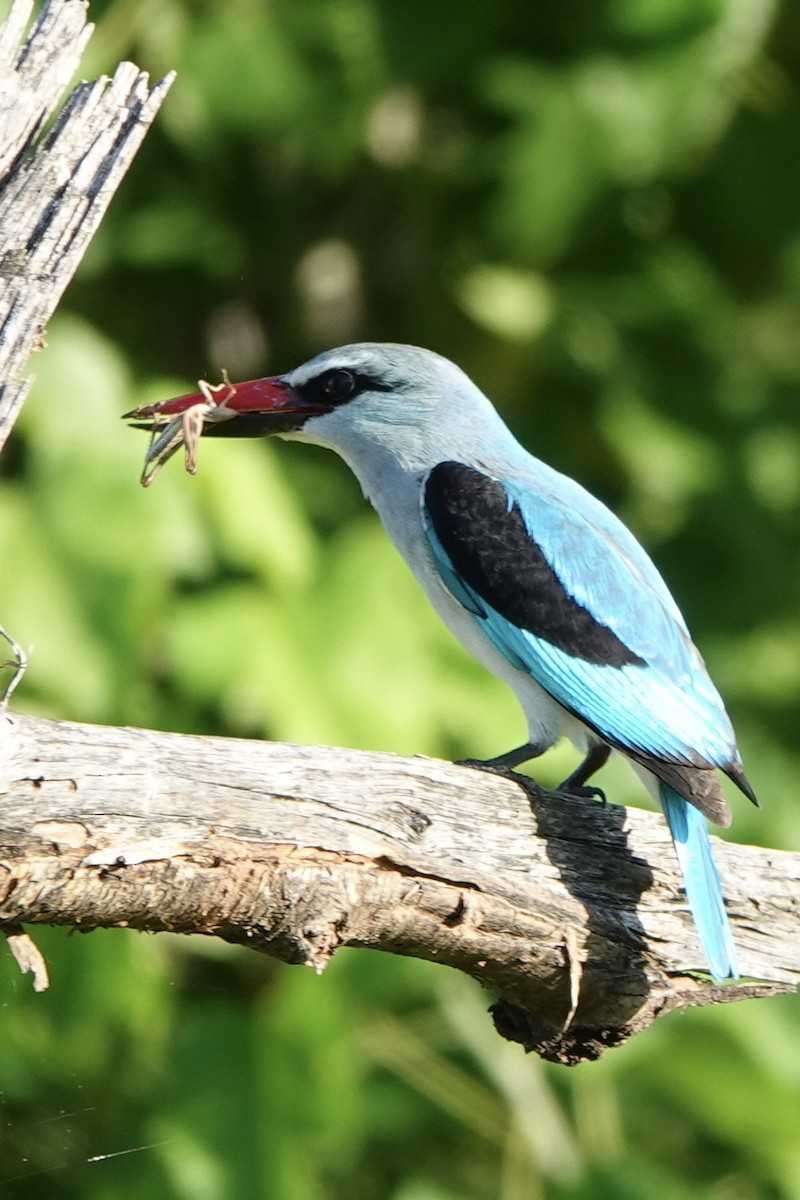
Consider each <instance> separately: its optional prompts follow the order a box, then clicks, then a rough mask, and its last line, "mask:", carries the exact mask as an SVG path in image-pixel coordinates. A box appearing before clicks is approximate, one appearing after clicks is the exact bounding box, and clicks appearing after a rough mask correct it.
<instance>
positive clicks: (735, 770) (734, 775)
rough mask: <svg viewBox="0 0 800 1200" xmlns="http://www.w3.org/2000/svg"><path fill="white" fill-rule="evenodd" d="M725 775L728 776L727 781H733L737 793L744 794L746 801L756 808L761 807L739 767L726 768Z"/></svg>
mask: <svg viewBox="0 0 800 1200" xmlns="http://www.w3.org/2000/svg"><path fill="white" fill-rule="evenodd" d="M725 774H726V775H727V776H728V778H729V779H732V780H733V782H734V783H735V784H736V786H737V787H738V789H739V791H740V792H744V794H745V796H747V799H748V800H749V801H750V802H751V803H752V804H755V806H756V808H761V805H760V804H759V802H758V797H757V796H756V794H755V792H754V791H753V789H752V787H751V786H750V781H749V780H748V778H747V776H746V775H745V773H744V771H743V770H742V768H741V767H738V766H732V767H726V768H725Z"/></svg>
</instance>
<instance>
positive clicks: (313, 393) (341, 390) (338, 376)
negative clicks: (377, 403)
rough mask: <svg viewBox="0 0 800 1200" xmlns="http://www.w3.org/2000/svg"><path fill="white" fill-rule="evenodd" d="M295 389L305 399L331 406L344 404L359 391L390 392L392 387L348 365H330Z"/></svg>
mask: <svg viewBox="0 0 800 1200" xmlns="http://www.w3.org/2000/svg"><path fill="white" fill-rule="evenodd" d="M297 390H298V391H299V392H300V394H301V396H302V397H303V398H304V399H305V400H308V401H310V402H311V403H313V404H320V405H324V406H325V407H327V408H333V407H335V406H336V405H337V404H346V403H347V401H348V400H352V399H353V397H354V396H357V395H359V393H360V392H390V391H391V390H392V389H391V388H390V387H389V386H388V385H387V384H385V383H380V382H379V381H378V380H377V379H373V378H371V377H370V376H369V375H365V374H363V373H362V372H360V371H355V370H352V369H351V368H349V367H331V368H330V369H329V370H327V371H323V372H322V373H321V374H320V375H316V376H315V377H314V378H313V379H309V380H308V381H307V382H306V383H304V384H302V386H301V387H299V388H298V389H297Z"/></svg>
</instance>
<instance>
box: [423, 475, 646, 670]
mask: <svg viewBox="0 0 800 1200" xmlns="http://www.w3.org/2000/svg"><path fill="white" fill-rule="evenodd" d="M425 505H426V508H427V511H428V514H429V517H430V521H431V525H432V526H433V530H434V532H435V534H436V536H437V538H438V539H439V542H440V543H441V545H442V548H443V549H444V550H445V552H446V554H447V555H448V556H449V558H450V561H451V562H452V564H453V566H454V567H455V569H456V571H457V572H458V574H459V575H460V576H461V578H462V579H463V580H464V581H465V582H466V583H467V584H469V586H470V588H472V590H473V591H474V592H476V593H477V594H478V595H479V596H480V597H481V599H482V600H484V601H485V602H486V603H487V604H489V605H491V607H492V608H493V609H495V611H496V612H498V613H500V615H501V616H503V617H505V618H506V620H508V621H513V623H514V624H515V625H518V626H519V627H520V628H521V629H526V630H527V631H528V632H529V633H532V634H534V635H535V636H536V637H540V638H542V639H543V640H544V641H546V642H549V643H550V644H551V645H552V646H555V647H556V648H557V649H559V650H563V651H564V652H565V653H566V654H569V655H571V656H572V657H573V658H579V659H582V660H583V661H584V662H589V663H594V664H597V665H605V666H612V667H622V666H625V665H626V664H629V663H630V664H637V665H640V666H643V665H644V660H643V659H641V658H640V657H639V656H638V655H637V654H634V653H633V651H632V650H629V649H628V647H627V646H626V645H625V643H624V642H622V641H621V640H620V639H619V638H618V637H617V635H616V634H615V633H614V632H613V631H612V630H611V629H609V628H608V627H607V626H606V625H602V624H601V623H600V622H599V621H597V620H596V619H595V618H594V617H593V616H592V614H591V613H590V612H589V610H588V609H587V608H584V607H583V605H581V604H579V603H578V602H577V600H575V599H574V598H573V597H572V596H570V595H569V593H568V592H567V591H566V590H565V588H564V585H563V584H562V583H561V580H560V579H559V578H558V576H557V575H556V573H555V571H554V570H553V568H552V567H551V566H550V564H549V563H548V561H547V559H546V558H545V556H544V554H543V553H542V550H541V548H540V547H539V546H538V545H537V543H536V542H535V541H534V539H533V538H532V537H531V535H530V533H529V532H528V530H527V528H526V527H525V522H524V520H523V519H522V513H521V512H520V510H519V507H518V506H517V505H516V504H515V505H513V507H511V508H509V504H508V496H507V494H506V491H505V488H504V487H503V485H502V484H501V483H499V482H498V481H497V480H496V479H492V478H490V477H489V476H488V475H484V474H483V473H482V472H481V471H476V470H475V469H474V468H473V467H467V466H465V465H464V464H463V463H456V462H444V463H439V465H438V466H436V467H434V468H433V470H432V471H431V472H430V474H429V475H428V478H427V480H426V483H425Z"/></svg>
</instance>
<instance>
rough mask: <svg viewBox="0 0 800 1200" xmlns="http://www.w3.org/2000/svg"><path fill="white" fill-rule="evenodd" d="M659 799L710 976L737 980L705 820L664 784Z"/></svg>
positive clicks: (732, 945) (730, 941)
mask: <svg viewBox="0 0 800 1200" xmlns="http://www.w3.org/2000/svg"><path fill="white" fill-rule="evenodd" d="M659 799H660V800H661V807H662V808H663V810H664V816H665V817H666V818H667V824H668V825H669V829H670V833H671V834H672V841H673V843H674V845H675V851H676V853H677V855H678V862H679V863H680V868H681V871H682V873H683V883H684V887H685V888H686V898H687V900H688V901H689V908H690V909H691V912H692V916H693V917H694V923H695V925H696V926H697V932H698V933H699V934H700V941H701V943H702V945H703V950H704V952H705V956H706V960H707V962H708V967H709V970H710V972H711V974H712V975H713V976H714V979H716V981H717V982H718V983H720V982H721V981H722V980H723V979H729V978H733V979H738V978H739V968H738V966H737V963H736V947H735V945H734V944H733V934H732V933H731V927H730V925H729V924H728V915H727V913H726V912H725V902H724V900H723V898H722V885H721V884H720V881H719V875H718V874H717V868H716V867H715V865H714V859H713V858H712V856H711V843H710V842H709V840H708V828H707V826H706V819H705V817H704V816H703V814H702V813H701V812H698V810H697V809H696V808H695V807H694V805H693V804H689V803H687V801H686V800H684V798H683V796H679V795H678V793H677V792H676V791H674V790H673V788H671V787H670V786H669V784H666V783H663V782H662V783H659Z"/></svg>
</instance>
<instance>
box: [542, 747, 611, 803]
mask: <svg viewBox="0 0 800 1200" xmlns="http://www.w3.org/2000/svg"><path fill="white" fill-rule="evenodd" d="M610 753H611V747H610V746H607V745H606V744H605V742H593V743H592V745H591V746H590V747H589V750H588V753H587V754H586V757H585V758H584V760H583V762H581V763H579V764H578V766H577V767H576V768H575V770H574V771H573V772H572V774H571V775H568V776H567V778H566V779H565V780H564V781H563V783H560V784H559V785H558V787H557V788H556V789H555V790H556V791H557V792H560V793H564V794H566V795H567V796H584V797H588V798H592V797H596V798H597V799H598V800H602V802H603V804H605V802H606V796H605V792H604V791H603V789H602V788H599V787H592V786H591V785H590V786H589V787H587V786H586V780H587V779H589V778H590V777H591V776H592V775H594V773H595V771H599V770H600V768H601V767H602V766H605V764H606V763H607V762H608V756H609V754H610Z"/></svg>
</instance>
